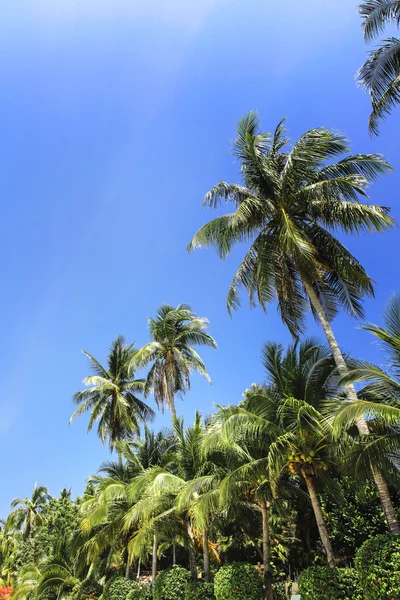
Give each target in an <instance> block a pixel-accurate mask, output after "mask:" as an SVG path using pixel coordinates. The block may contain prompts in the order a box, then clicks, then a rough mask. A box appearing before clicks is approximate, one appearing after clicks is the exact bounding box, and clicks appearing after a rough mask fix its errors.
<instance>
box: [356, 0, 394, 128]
mask: <svg viewBox="0 0 400 600" xmlns="http://www.w3.org/2000/svg"><path fill="white" fill-rule="evenodd" d="M359 10H360V14H361V16H362V19H363V30H364V38H365V40H366V41H367V42H370V41H372V40H374V39H375V38H376V37H377V36H378V35H379V34H380V33H382V32H383V31H384V29H385V26H386V25H390V24H392V23H393V24H395V25H397V26H399V25H400V1H399V0H365V1H364V2H362V3H361V4H360V7H359ZM357 78H358V81H359V83H360V85H361V86H362V87H363V88H364V89H365V90H366V91H367V92H368V93H369V96H370V98H371V103H372V113H371V115H370V118H369V129H370V131H371V133H374V134H376V135H377V134H378V133H379V124H380V121H381V119H383V118H385V117H386V116H387V115H388V114H390V113H391V112H392V110H393V108H395V107H396V106H397V105H398V104H399V103H400V38H399V37H395V36H392V37H389V38H388V39H386V40H384V41H383V42H382V43H381V45H380V46H379V47H378V48H377V49H375V50H372V51H371V52H370V53H369V56H368V59H367V60H366V61H365V63H364V64H363V65H362V67H361V68H360V69H359V71H358V73H357Z"/></svg>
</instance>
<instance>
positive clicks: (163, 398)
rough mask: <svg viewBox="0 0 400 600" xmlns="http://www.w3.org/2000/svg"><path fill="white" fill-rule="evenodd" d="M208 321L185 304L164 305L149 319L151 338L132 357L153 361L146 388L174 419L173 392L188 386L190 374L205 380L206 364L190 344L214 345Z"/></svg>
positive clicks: (145, 362) (142, 362)
mask: <svg viewBox="0 0 400 600" xmlns="http://www.w3.org/2000/svg"><path fill="white" fill-rule="evenodd" d="M207 327H208V321H207V319H205V318H204V317H198V316H197V315H195V314H194V313H193V312H192V309H191V308H190V306H188V305H187V304H179V306H177V307H176V308H173V307H172V306H169V305H168V304H163V305H162V306H161V307H160V308H159V309H158V312H157V317H156V318H155V319H149V329H150V335H151V338H152V341H151V342H149V343H148V344H146V346H144V347H143V348H142V349H141V350H140V351H139V352H138V353H137V355H136V356H135V358H134V361H135V363H136V364H137V365H140V366H145V365H148V364H150V363H152V366H151V368H150V370H149V373H148V376H147V390H148V391H149V390H150V389H153V392H154V399H155V401H156V404H157V406H158V407H160V408H161V409H162V410H163V409H164V407H165V406H167V408H169V409H170V411H171V413H172V417H173V419H175V418H176V408H175V395H176V394H181V395H183V394H185V393H186V392H187V391H188V390H189V389H190V377H191V374H192V372H193V371H197V372H198V373H200V375H202V376H203V377H205V378H206V379H207V380H208V381H211V380H210V377H209V375H208V373H207V370H206V367H205V364H204V362H203V360H202V359H201V357H200V356H199V354H198V353H197V352H196V350H195V349H194V348H193V346H208V347H211V348H216V347H217V344H216V342H215V340H214V338H212V337H211V335H209V334H208V333H207Z"/></svg>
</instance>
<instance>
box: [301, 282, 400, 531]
mask: <svg viewBox="0 0 400 600" xmlns="http://www.w3.org/2000/svg"><path fill="white" fill-rule="evenodd" d="M303 283H304V287H305V288H306V291H307V294H308V296H309V298H310V301H311V303H312V305H313V307H314V310H315V312H316V313H317V316H318V319H319V322H320V323H321V326H322V328H323V330H324V332H325V335H326V339H327V340H328V344H329V346H330V349H331V352H332V356H333V358H334V361H335V363H336V366H337V370H338V372H339V374H340V375H341V376H343V375H347V373H348V372H349V370H348V368H347V365H346V362H345V360H344V357H343V354H342V352H341V350H340V348H339V345H338V343H337V341H336V338H335V335H334V333H333V330H332V327H331V325H330V323H329V320H328V318H327V316H326V314H325V311H324V309H323V307H322V305H321V303H320V301H319V299H318V296H317V294H316V293H315V290H314V288H313V286H312V285H311V283H309V282H308V281H305V280H304V279H303ZM345 392H346V395H347V397H348V399H349V400H350V401H351V402H357V401H358V396H357V392H356V390H355V387H354V385H353V384H348V385H346V386H345ZM356 425H357V428H358V431H359V433H360V435H369V428H368V423H367V421H366V420H365V418H364V417H359V418H358V419H357V421H356ZM370 466H371V472H372V477H373V479H374V482H375V485H376V488H377V490H378V494H379V498H380V501H381V504H382V508H383V512H384V514H385V517H386V521H387V524H388V527H389V531H390V533H396V534H397V533H400V526H399V523H398V521H397V518H396V514H395V511H394V507H393V503H392V500H391V498H390V493H389V489H388V486H387V483H386V481H385V478H384V477H383V475H382V473H381V472H380V470H379V469H378V468H377V467H375V466H374V465H373V464H372V463H370Z"/></svg>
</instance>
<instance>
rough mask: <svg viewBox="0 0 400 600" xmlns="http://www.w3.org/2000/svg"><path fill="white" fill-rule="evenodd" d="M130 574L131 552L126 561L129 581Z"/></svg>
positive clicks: (126, 573)
mask: <svg viewBox="0 0 400 600" xmlns="http://www.w3.org/2000/svg"><path fill="white" fill-rule="evenodd" d="M130 574H131V559H130V557H129V552H128V558H127V560H126V569H125V577H126V578H127V579H129V576H130Z"/></svg>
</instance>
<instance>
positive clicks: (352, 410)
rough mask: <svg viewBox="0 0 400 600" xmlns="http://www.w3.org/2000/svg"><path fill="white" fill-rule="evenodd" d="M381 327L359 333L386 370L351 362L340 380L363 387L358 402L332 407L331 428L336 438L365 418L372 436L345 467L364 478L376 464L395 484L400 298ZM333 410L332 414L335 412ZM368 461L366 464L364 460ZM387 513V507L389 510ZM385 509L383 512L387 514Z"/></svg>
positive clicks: (398, 447)
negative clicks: (377, 348) (370, 339)
mask: <svg viewBox="0 0 400 600" xmlns="http://www.w3.org/2000/svg"><path fill="white" fill-rule="evenodd" d="M383 320H384V327H380V326H378V325H374V324H373V323H369V324H367V325H364V326H363V327H362V329H364V330H366V331H369V332H370V333H371V334H372V335H373V336H374V337H375V338H376V339H377V340H379V342H380V343H381V345H382V347H383V350H384V352H385V354H386V356H387V360H386V368H385V369H383V368H381V367H379V366H377V365H374V364H371V363H369V362H367V361H363V360H354V359H353V360H352V365H351V368H350V369H349V372H348V373H347V375H346V376H344V377H343V382H344V383H352V384H354V383H362V384H365V385H364V387H362V389H360V391H359V392H358V400H357V401H354V402H347V403H346V404H345V405H343V404H342V403H339V404H338V405H337V406H336V407H334V406H333V407H332V412H333V413H334V420H333V423H334V428H335V431H336V434H337V435H338V436H339V435H341V432H342V431H343V428H344V429H349V428H351V427H352V425H353V424H354V423H355V422H356V421H357V419H358V418H359V416H360V415H367V416H368V425H369V428H370V430H371V433H372V435H371V436H368V438H367V439H364V440H360V443H359V444H358V446H357V447H356V448H355V452H354V455H353V460H351V461H349V466H351V467H355V471H356V472H357V471H361V472H362V475H363V476H364V478H365V474H367V475H368V466H369V464H377V465H378V467H379V469H380V470H382V471H383V472H385V474H387V476H388V477H389V478H391V479H394V480H395V481H396V483H398V482H399V477H398V460H399V451H400V430H399V426H398V423H399V419H400V297H399V296H396V295H394V296H393V297H392V298H391V299H390V301H389V303H388V305H387V307H386V309H385V312H384V318H383ZM335 408H336V411H335ZM367 459H368V460H367ZM389 509H390V507H389ZM387 510H388V509H386V511H387Z"/></svg>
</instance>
